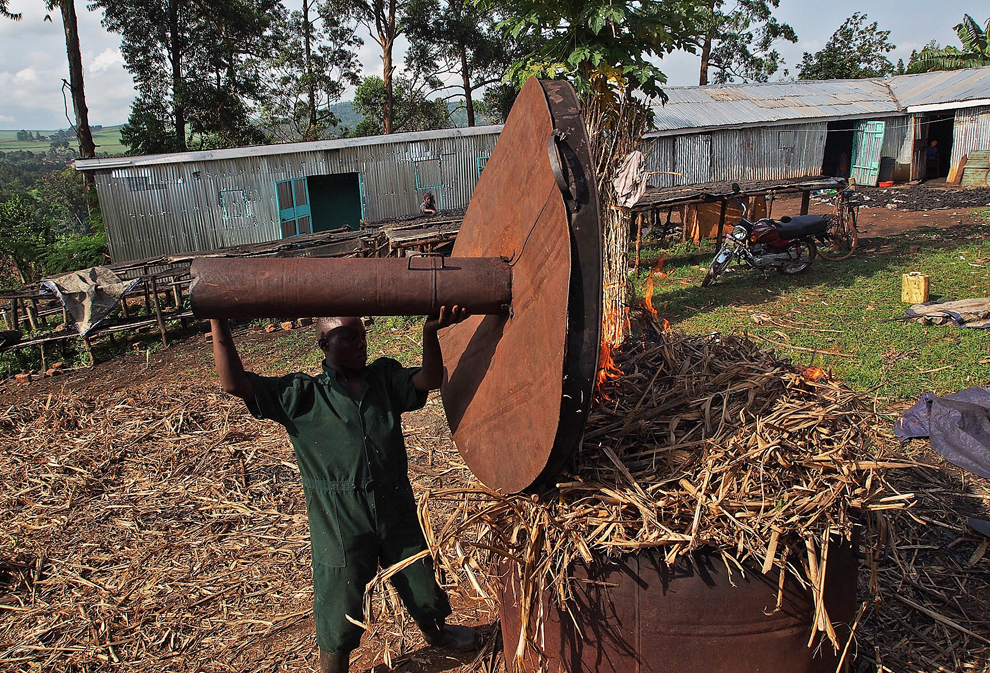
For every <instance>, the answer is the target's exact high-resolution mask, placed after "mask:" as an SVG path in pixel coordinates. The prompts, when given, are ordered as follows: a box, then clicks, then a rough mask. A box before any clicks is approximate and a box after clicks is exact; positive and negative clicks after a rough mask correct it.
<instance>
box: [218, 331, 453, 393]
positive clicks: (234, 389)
mask: <svg viewBox="0 0 990 673" xmlns="http://www.w3.org/2000/svg"><path fill="white" fill-rule="evenodd" d="M210 328H211V329H212V330H213V360H214V362H215V363H216V366H217V374H218V375H219V376H220V385H221V386H222V387H223V390H224V392H226V393H230V394H231V395H235V396H237V397H240V398H241V399H242V400H244V401H245V402H248V403H249V404H250V403H253V402H254V387H253V386H252V385H251V380H250V379H249V378H248V377H247V375H246V374H245V373H244V365H242V364H241V356H239V355H238V354H237V348H236V347H235V346H234V337H232V336H231V334H230V326H229V325H228V324H227V321H226V320H211V321H210ZM434 334H435V333H434ZM434 338H435V337H434Z"/></svg>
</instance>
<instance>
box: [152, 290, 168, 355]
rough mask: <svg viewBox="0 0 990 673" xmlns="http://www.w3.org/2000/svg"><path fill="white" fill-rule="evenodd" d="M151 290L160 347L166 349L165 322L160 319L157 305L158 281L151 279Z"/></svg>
mask: <svg viewBox="0 0 990 673" xmlns="http://www.w3.org/2000/svg"><path fill="white" fill-rule="evenodd" d="M151 289H152V291H153V293H154V295H155V317H156V318H158V331H159V332H161V334H162V345H163V346H165V348H168V336H166V334H165V320H164V319H163V318H162V307H161V306H159V305H158V281H157V280H156V279H155V277H154V276H152V277H151Z"/></svg>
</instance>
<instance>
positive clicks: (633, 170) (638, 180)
mask: <svg viewBox="0 0 990 673" xmlns="http://www.w3.org/2000/svg"><path fill="white" fill-rule="evenodd" d="M649 177H650V174H649V173H648V172H647V171H646V157H645V156H643V153H642V152H640V151H639V150H634V151H632V152H630V153H629V156H627V157H626V160H625V161H623V162H622V168H620V169H619V174H618V175H616V176H615V179H613V180H612V186H613V187H614V188H615V193H616V194H618V195H619V205H620V206H623V207H625V208H631V207H633V206H634V205H636V202H637V201H639V200H640V199H641V198H643V194H645V193H646V182H647V179H648V178H649Z"/></svg>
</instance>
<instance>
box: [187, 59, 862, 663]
mask: <svg viewBox="0 0 990 673" xmlns="http://www.w3.org/2000/svg"><path fill="white" fill-rule="evenodd" d="M191 274H192V277H193V284H192V288H191V300H192V306H193V310H194V312H195V313H196V315H197V316H199V317H201V318H260V317H282V318H295V317H312V316H316V315H358V316H360V315H422V314H427V313H434V312H436V311H437V310H439V307H440V306H442V305H454V304H457V305H460V306H464V307H466V308H467V309H468V310H469V311H470V312H471V314H472V315H471V317H470V318H469V319H468V320H466V321H464V322H462V323H460V324H457V325H454V326H452V327H450V328H448V329H447V330H445V331H444V332H443V333H442V334H441V335H440V340H441V347H442V351H443V361H444V370H445V373H444V382H443V386H442V388H441V395H442V398H443V404H444V410H445V412H446V415H447V419H448V422H449V424H450V428H451V432H452V435H453V439H454V442H455V444H456V446H457V449H458V451H459V452H460V454H461V456H462V457H463V458H464V460H465V462H466V463H467V465H468V466H469V467H470V468H471V470H472V471H473V472H474V474H475V475H476V476H477V477H478V478H479V479H480V480H481V481H482V482H483V483H484V484H486V485H487V486H489V487H491V488H493V489H497V490H499V491H501V492H502V493H517V492H520V491H523V490H526V489H529V488H532V487H534V486H535V485H539V484H541V483H543V482H546V481H548V480H551V479H553V478H554V477H556V476H557V475H558V474H559V472H560V471H561V470H562V469H563V468H564V467H565V466H566V464H567V463H568V461H569V459H570V458H571V456H572V455H573V454H574V452H575V450H576V449H577V447H578V446H579V445H580V443H581V439H582V435H583V431H584V426H585V419H586V417H587V415H588V410H589V408H590V404H591V397H592V393H593V386H594V380H595V375H596V373H597V368H598V357H599V348H600V342H601V322H602V319H601V303H602V231H601V218H600V213H599V199H598V194H597V189H596V178H595V164H594V161H593V159H592V155H591V151H590V147H589V140H588V136H587V132H586V130H585V125H584V121H583V119H582V117H581V114H580V108H579V104H578V101H577V98H576V97H575V95H574V91H573V90H572V89H571V87H570V86H569V85H568V84H566V83H564V82H556V81H537V80H535V79H531V80H530V81H529V82H528V83H527V84H526V85H525V86H524V87H523V89H522V91H521V92H520V94H519V96H518V98H517V100H516V103H515V105H514V107H513V109H512V112H511V113H510V115H509V118H508V119H507V121H506V124H505V127H504V130H503V131H502V133H501V135H500V137H499V140H498V143H497V145H496V146H495V149H494V151H493V152H492V155H491V158H490V159H489V161H488V163H487V165H486V168H485V171H484V172H483V173H482V175H481V178H480V180H479V182H478V185H477V188H476V190H475V193H474V196H473V198H472V200H471V203H470V206H469V207H468V210H467V213H466V215H465V218H464V223H463V225H462V226H461V229H460V232H459V233H458V236H457V240H456V242H455V245H454V249H453V253H452V255H451V257H449V258H439V257H419V258H408V259H376V260H365V259H319V258H305V259H222V258H200V259H197V260H195V261H194V262H193V264H192V269H191ZM839 555H840V554H838V553H837V554H836V556H839ZM699 558H701V557H699ZM679 563H680V562H679ZM719 563H721V562H720V561H719ZM710 565H711V564H710V563H707V562H706V561H705V560H704V559H703V558H701V560H699V561H695V563H694V564H693V565H692V566H691V568H682V567H680V566H676V567H675V566H671V567H667V566H664V565H663V564H662V563H660V562H659V561H658V560H657V557H654V556H653V555H651V554H650V553H648V552H644V553H641V554H638V555H632V556H629V557H627V558H625V559H623V560H621V561H619V562H606V561H604V560H603V561H602V562H601V563H596V564H593V567H591V568H584V569H578V570H577V571H576V572H577V574H578V575H579V576H580V575H581V573H582V572H584V573H585V576H593V577H594V578H597V579H601V580H603V582H604V584H597V583H596V584H589V585H587V586H589V587H594V588H593V589H590V588H589V589H588V590H587V591H586V592H585V593H583V594H581V595H580V597H579V602H580V605H578V613H579V614H581V615H583V618H584V624H583V625H582V626H583V628H581V629H580V631H579V630H577V629H575V624H573V623H571V621H570V617H569V616H564V617H562V618H560V619H557V620H556V621H554V619H549V620H548V621H547V622H546V626H545V630H546V638H545V641H544V643H543V646H544V650H545V652H546V654H547V656H548V657H549V658H550V661H551V670H558V671H579V670H587V671H597V670H603V671H608V670H614V671H640V670H641V671H667V670H679V671H694V670H699V671H700V670H705V671H716V670H743V669H742V668H739V667H735V666H730V667H729V668H725V664H721V665H722V668H719V665H717V662H718V659H717V658H721V657H724V656H726V655H727V654H728V653H731V652H732V651H734V649H735V648H737V647H739V646H742V647H744V649H745V650H746V656H745V659H740V660H739V661H745V662H746V663H745V666H744V667H743V668H744V669H745V670H753V671H756V670H759V671H774V672H778V671H779V672H780V673H783V672H785V671H786V672H787V673H794V672H797V671H817V670H822V669H821V665H822V662H823V661H824V660H823V659H822V658H820V657H819V658H817V659H813V657H812V655H813V654H814V653H813V651H812V650H810V649H809V648H808V647H807V645H806V644H807V642H808V641H809V636H810V634H811V632H812V630H813V627H812V624H813V622H814V619H813V614H812V613H813V612H814V604H813V601H812V600H811V599H810V598H809V596H808V591H807V590H806V589H804V588H803V587H801V586H800V585H798V584H797V583H796V582H794V583H792V584H788V585H787V591H786V598H787V600H786V605H785V610H784V611H783V612H781V613H779V614H773V615H768V614H767V613H768V612H769V611H770V610H769V609H772V608H773V605H774V602H775V601H776V597H777V585H776V583H775V582H774V584H773V586H769V585H765V584H764V582H763V581H762V579H760V580H757V579H754V578H753V577H751V578H750V580H747V581H746V582H743V583H742V585H740V582H739V581H738V579H737V580H735V582H734V583H735V586H734V585H733V582H730V581H728V580H727V578H725V577H724V572H723V573H721V574H720V572H719V571H718V570H717V569H715V568H709V566H710ZM723 570H724V569H723ZM829 572H830V576H829V582H830V583H831V584H830V586H832V587H833V589H831V590H829V591H830V592H831V593H833V594H835V596H836V597H835V598H834V599H833V600H834V601H838V602H839V603H841V605H834V606H833V607H832V608H830V610H829V613H830V614H832V615H834V616H836V617H838V618H839V619H847V615H848V618H849V619H851V613H852V610H853V600H854V598H855V576H856V563H855V559H854V558H853V557H852V555H851V552H850V553H849V554H848V560H847V561H846V562H837V563H836V566H835V568H834V570H832V569H831V566H830V571H829ZM754 575H759V573H758V572H757V573H755V574H754ZM850 587H851V588H850ZM512 593H513V585H512V583H511V582H507V583H506V586H505V589H504V592H503V602H502V613H503V629H504V633H505V641H506V643H507V646H509V647H510V648H512V649H514V647H513V646H514V644H515V643H514V641H515V639H517V638H518V633H519V631H518V628H517V626H518V618H517V617H515V616H514V610H516V609H517V608H516V607H515V604H514V602H513V600H512ZM768 596H769V598H768ZM846 606H847V607H848V609H846ZM768 608H769V609H768ZM558 616H559V615H558ZM513 625H515V626H516V630H515V631H514V632H513ZM798 645H800V648H799V650H798V651H796V652H791V653H790V654H782V653H781V649H782V648H783V649H788V650H789V649H791V648H793V647H798ZM728 661H729V662H730V663H731V662H732V659H729V660H728ZM671 662H676V666H672V665H671ZM534 665H535V664H534ZM832 665H833V667H834V662H833V663H832Z"/></svg>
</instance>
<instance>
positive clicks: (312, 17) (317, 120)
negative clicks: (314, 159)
mask: <svg viewBox="0 0 990 673" xmlns="http://www.w3.org/2000/svg"><path fill="white" fill-rule="evenodd" d="M277 28H278V35H279V39H278V40H277V45H278V46H277V48H276V50H275V52H274V54H273V56H272V59H271V60H270V62H269V68H270V80H271V81H270V82H269V87H270V89H271V91H270V95H269V97H268V103H267V104H266V105H265V106H264V107H263V108H262V110H261V118H262V121H263V123H264V124H265V125H266V126H267V127H268V129H269V132H270V133H271V134H272V135H274V136H276V137H279V138H281V139H283V140H297V139H302V140H320V139H322V138H326V137H327V136H328V135H329V133H330V132H331V130H332V129H333V128H334V127H335V126H337V125H338V124H339V123H340V120H339V119H338V118H337V117H336V115H334V114H333V112H332V110H331V109H330V106H331V105H332V104H333V103H335V102H337V101H339V100H340V97H341V95H342V94H343V93H344V91H345V89H346V88H347V86H348V85H351V86H357V85H358V84H359V83H360V78H359V77H358V74H359V72H360V68H361V64H360V63H359V61H358V58H357V54H356V53H355V50H356V49H357V48H358V47H360V46H361V44H362V40H361V39H360V38H359V37H357V35H356V34H355V32H354V28H353V26H352V25H349V24H347V23H345V22H342V21H341V20H340V19H339V18H338V17H337V16H335V15H334V14H333V13H332V12H331V11H330V7H329V5H328V3H327V2H325V1H319V0H317V1H316V2H313V1H312V0H303V3H302V11H298V12H292V14H291V15H288V16H285V15H284V13H283V14H282V15H281V16H280V17H279V21H278V24H277Z"/></svg>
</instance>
